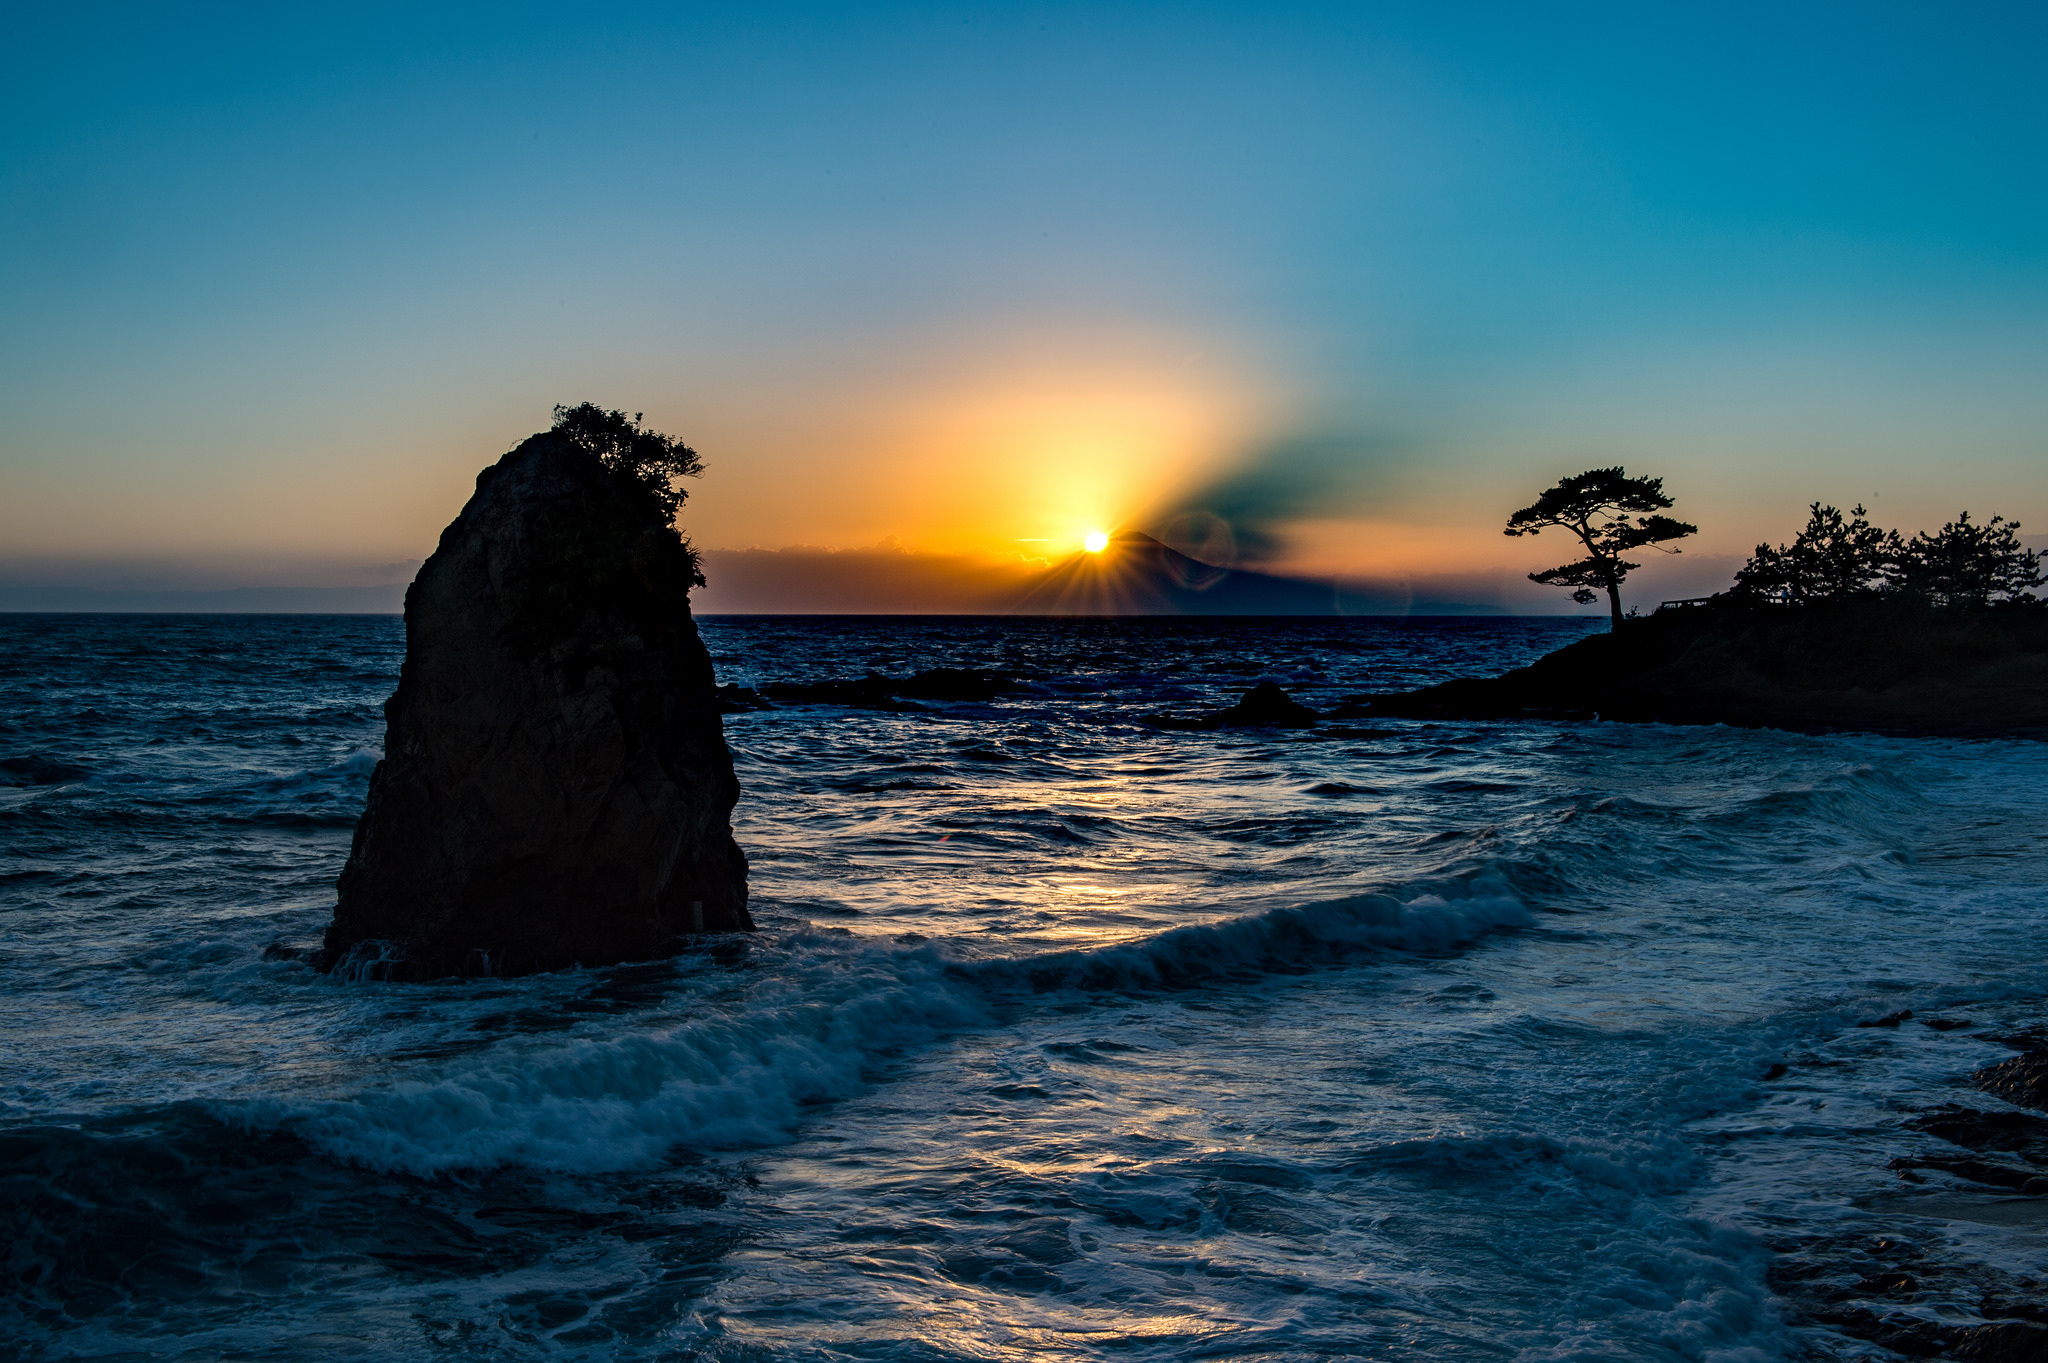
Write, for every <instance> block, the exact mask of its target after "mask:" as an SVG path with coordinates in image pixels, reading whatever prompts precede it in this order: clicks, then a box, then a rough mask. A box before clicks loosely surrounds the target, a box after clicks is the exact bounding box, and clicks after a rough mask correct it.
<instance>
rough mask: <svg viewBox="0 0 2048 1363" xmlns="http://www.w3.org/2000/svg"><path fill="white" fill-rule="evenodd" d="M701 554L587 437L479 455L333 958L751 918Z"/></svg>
mask: <svg viewBox="0 0 2048 1363" xmlns="http://www.w3.org/2000/svg"><path fill="white" fill-rule="evenodd" d="M695 572H696V564H695V559H694V557H693V556H692V554H691V552H690V549H689V547H688V546H687V545H686V544H685V543H684V542H683V540H682V538H681V537H680V536H679V535H678V534H677V533H676V532H675V530H674V529H673V528H672V527H671V526H670V525H669V524H668V523H667V522H666V520H665V519H664V516H663V514H662V512H661V511H660V510H659V509H658V508H657V507H656V506H655V505H654V504H653V503H652V501H651V500H650V499H648V498H647V497H646V496H645V495H644V494H641V493H640V492H639V491H638V490H637V489H636V488H635V487H634V486H633V484H632V483H631V482H630V481H629V480H626V479H623V478H621V477H620V476H618V475H616V474H614V473H612V472H611V471H610V470H608V469H607V468H606V466H605V465H604V464H602V463H601V462H599V460H598V458H597V457H596V456H595V455H593V454H591V453H589V452H587V451H586V450H585V449H584V448H583V447H581V446H579V445H578V444H576V443H575V442H574V441H573V440H571V439H570V438H568V437H566V436H563V435H559V434H555V433H548V434H544V435H537V436H535V437H533V438H532V439H530V440H528V441H526V443H524V444H523V445H521V446H520V447H519V448H518V449H516V450H514V451H512V452H511V453H510V454H508V455H506V456H505V457H504V458H503V459H501V460H499V461H498V462H497V464H496V465H494V466H493V467H491V468H487V469H485V470H484V471H483V472H482V473H481V474H479V475H478V476H477V481H476V494H475V495H474V496H473V497H471V498H470V500H469V504H468V505H467V506H465V507H463V509H462V514H461V515H459V516H457V517H456V518H455V521H454V523H453V524H452V525H450V526H449V527H448V528H447V529H446V530H445V531H443V532H442V534H441V543H440V547H439V548H438V549H436V550H435V551H434V555H433V557H431V558H429V559H428V560H427V561H426V563H425V564H424V565H422V566H421V568H420V572H419V576H418V577H416V578H415V579H414V580H413V584H412V586H411V588H410V589H408V590H407V592H406V594H405V627H406V651H405V667H404V670H403V671H402V672H401V673H400V674H399V681H398V692H397V694H396V695H394V696H393V697H392V698H391V700H390V701H389V702H387V703H386V705H385V707H384V710H385V718H386V725H387V728H386V737H385V742H384V760H383V761H381V762H379V763H378V764H377V769H376V771H375V772H374V773H373V774H372V775H371V777H370V794H369V802H368V804H367V806H366V807H365V808H364V810H363V817H362V820H361V821H360V822H359V823H358V824H357V825H356V833H355V843H354V846H353V847H352V849H351V850H350V852H349V858H348V864H347V866H346V867H345V868H344V869H343V870H342V873H341V881H340V885H339V892H340V893H339V900H338V902H337V903H336V905H335V910H334V922H333V924H332V925H331V926H330V927H329V928H328V930H327V939H326V945H325V950H324V951H323V953H322V955H323V959H324V961H325V962H326V963H327V964H328V965H329V966H333V965H336V964H341V963H344V962H353V963H356V964H360V965H366V966H372V968H373V969H374V971H375V973H378V974H388V975H390V976H392V977H396V978H406V979H426V978H432V977H435V976H442V975H484V974H490V975H518V974H526V973H530V972H532V971H537V970H554V969H560V968H563V967H566V966H572V965H579V964H580V965H585V966H599V965H609V964H612V963H614V962H618V961H629V960H645V959H648V958H650V957H656V956H663V955H667V954H670V953H672V952H673V951H675V950H676V949H678V947H680V946H681V945H682V942H683V938H684V937H685V935H686V934H690V933H695V932H730V931H751V930H752V929H753V926H754V925H753V921H752V919H750V918H749V917H748V916H747V861H746V857H745V856H744V855H742V854H741V852H740V849H739V846H738V844H736V843H735V842H734V841H733V837H732V826H731V823H730V818H731V815H732V807H733V803H734V801H735V800H736V799H737V798H738V796H739V783H738V781H737V780H736V779H735V778H734V776H733V769H732V753H731V751H730V750H729V749H727V747H726V745H725V734H724V731H723V730H722V728H721V727H720V719H719V704H718V698H717V693H716V689H715V686H714V684H713V680H712V675H711V658H710V655H709V654H708V653H706V652H705V649H704V645H703V642H702V641H701V640H700V639H699V638H698V637H697V627H696V624H695V623H694V622H693V621H692V620H691V618H690V607H689V596H688V593H689V589H690V587H691V585H692V581H693V579H694V576H695ZM372 963H374V965H373V964H372Z"/></svg>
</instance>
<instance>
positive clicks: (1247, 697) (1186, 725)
mask: <svg viewBox="0 0 2048 1363" xmlns="http://www.w3.org/2000/svg"><path fill="white" fill-rule="evenodd" d="M1320 718H1321V716H1319V715H1318V714H1317V713H1316V712H1315V711H1314V710H1311V709H1309V708H1308V707H1307V706H1306V705H1303V704H1302V703H1301V702H1300V701H1298V700H1296V699H1295V698H1294V697H1292V696H1290V695H1288V694H1287V693H1286V692H1285V691H1282V690H1281V689H1280V686H1279V684H1278V683H1277V682H1270V681H1262V682H1260V683H1259V684H1258V685H1257V686H1254V687H1253V688H1252V689H1251V690H1249V691H1247V692H1245V693H1244V694H1243V695H1241V696H1239V697H1238V698H1237V703H1236V704H1234V705H1230V706H1227V707H1225V708H1224V709H1221V710H1211V711H1210V712H1209V713H1207V714H1201V715H1151V716H1148V717H1147V718H1146V719H1145V721H1144V722H1145V723H1147V724H1149V725H1151V726H1152V727H1153V728H1155V729H1182V730H1198V729H1313V728H1315V727H1316V722H1317V720H1319V719H1320ZM1346 733H1347V735H1349V734H1350V733H1351V731H1348V730H1347V731H1346Z"/></svg>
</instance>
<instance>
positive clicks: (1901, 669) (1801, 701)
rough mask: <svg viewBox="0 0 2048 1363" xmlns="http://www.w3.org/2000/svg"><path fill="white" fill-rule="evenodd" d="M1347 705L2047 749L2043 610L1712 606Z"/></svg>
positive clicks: (1352, 709)
mask: <svg viewBox="0 0 2048 1363" xmlns="http://www.w3.org/2000/svg"><path fill="white" fill-rule="evenodd" d="M1353 699H1355V700H1363V701H1365V702H1366V703H1364V704H1362V705H1347V706H1345V707H1343V708H1342V709H1340V710H1339V712H1338V713H1340V714H1361V713H1362V714H1371V715H1380V716H1397V717H1401V718H1411V719H1518V718H1531V719H1546V718H1547V719H1593V718H1599V719H1606V720H1623V721H1654V722H1659V723H1666V724H1735V725H1743V726H1749V727H1759V728H1779V729H1796V730H1804V731H1808V732H1822V731H1826V730H1833V729H1860V730H1874V731H1878V732H1889V733H1904V734H1949V735H1958V736H1968V737H1979V736H1983V737H1989V736H1997V735H2020V736H2029V737H2048V607H2043V606H2037V605H2034V604H2032V603H2021V604H2015V605H2011V606H1994V607H1991V608H1990V609H1988V610H1980V611H1975V612H1946V611H1935V610H1930V609H1927V608H1925V607H1916V606H1914V605H1912V604H1910V603H1903V602H1888V601H1874V602H1847V603H1842V604H1840V605H1838V606H1832V607H1830V606H1810V607H1766V606H1748V605H1744V604H1743V603H1741V602H1740V601H1736V600H1717V601H1716V602H1714V603H1713V604H1709V605H1702V606H1689V607H1683V608H1679V609H1673V610H1662V611H1658V612H1657V613H1656V614H1655V615H1651V616H1647V617H1645V618H1643V619H1640V620H1627V621H1624V622H1623V624H1622V627H1621V628H1620V629H1618V630H1616V631H1614V632H1613V633H1611V634H1596V635H1592V636H1590V637H1588V638H1585V639H1581V640H1580V641H1579V642H1577V643H1575V644H1571V645H1568V646H1567V647H1565V648H1561V649H1559V650H1558V651H1557V652H1555V653H1552V654H1549V655H1547V656H1545V657H1543V658H1540V659H1538V660H1537V661H1536V662H1534V663H1532V664H1531V665H1529V666H1528V667H1524V668H1517V669H1516V670H1515V671H1513V672H1509V673H1506V674H1505V675H1503V676H1500V677H1494V678H1485V679H1482V678H1463V679H1460V680H1457V681H1449V682H1444V683H1442V684H1441V685H1437V686H1431V687H1426V688H1424V689H1423V690H1420V691H1410V692H1406V693H1404V694H1400V695H1389V696H1375V697H1371V698H1353Z"/></svg>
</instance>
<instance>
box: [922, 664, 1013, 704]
mask: <svg viewBox="0 0 2048 1363" xmlns="http://www.w3.org/2000/svg"><path fill="white" fill-rule="evenodd" d="M1029 689H1030V688H1029V687H1026V686H1025V685H1024V684H1023V683H1021V682H1019V681H1017V680H1016V679H1015V678H1014V677H1011V676H1008V675H1007V674H1005V673H1001V672H982V671H979V670H977V669H975V668H971V667H929V668H926V669H925V670H924V671H922V672H920V673H918V674H917V675H916V676H914V677H912V678H910V679H909V680H908V681H904V682H899V683H898V684H897V687H896V694H897V695H899V696H910V697H912V698H914V699H917V700H981V701H987V700H994V699H995V698H996V697H997V696H1001V695H1008V694H1014V693H1016V692H1019V691H1026V690H1029Z"/></svg>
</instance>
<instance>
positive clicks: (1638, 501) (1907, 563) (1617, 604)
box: [1506, 468, 2048, 628]
mask: <svg viewBox="0 0 2048 1363" xmlns="http://www.w3.org/2000/svg"><path fill="white" fill-rule="evenodd" d="M1670 505H1671V499H1670V498H1669V497H1667V496H1665V495H1664V480H1663V479H1661V478H1631V477H1629V476H1628V474H1627V473H1626V472H1625V471H1624V470H1622V469H1620V468H1611V469H1589V470H1587V471H1586V472H1585V473H1580V474H1574V475H1573V476H1572V477H1569V478H1562V479H1559V480H1558V483H1557V485H1556V486H1555V487H1553V488H1551V489H1550V490H1549V491H1547V492H1545V493H1544V494H1543V495H1542V496H1541V497H1539V498H1537V499H1536V501H1535V502H1533V503H1531V504H1530V505H1528V506H1525V507H1523V508H1522V509H1521V510H1520V511H1517V512H1515V513H1514V514H1513V515H1511V516H1509V517H1508V523H1507V528H1506V533H1507V534H1509V535H1534V534H1537V533H1538V532H1540V531H1543V530H1547V529H1552V528H1556V529H1562V530H1567V531H1570V532H1571V533H1572V534H1573V535H1574V536H1576V537H1577V538H1578V540H1579V543H1580V544H1581V545H1582V546H1583V547H1584V549H1585V551H1586V556H1585V557H1584V558H1580V559H1575V560H1573V561H1572V562H1570V563H1566V564H1561V565H1559V566H1558V567H1555V568H1547V569H1544V570H1543V571H1542V572H1535V573H1531V574H1529V580H1530V581H1531V582H1541V583H1543V584H1544V585H1546V586H1552V587H1570V588H1572V599H1573V600H1574V601H1577V602H1579V603H1580V604H1581V605H1589V604H1591V603H1592V602H1594V601H1597V600H1599V599H1600V598H1599V594H1600V593H1602V592H1604V593H1605V594H1606V596H1607V602H1608V608H1609V610H1610V611H1611V612H1612V614H1613V619H1614V624H1615V627H1616V628H1620V626H1621V621H1622V613H1621V584H1622V582H1623V580H1624V579H1625V578H1627V576H1628V574H1629V572H1630V571H1631V570H1632V569H1635V568H1639V567H1641V566H1642V565H1641V564H1638V563H1631V562H1630V561H1628V559H1627V558H1626V557H1624V555H1627V554H1630V553H1633V552H1635V551H1636V550H1639V549H1646V548H1647V549H1658V550H1659V551H1660V552H1664V553H1674V554H1675V553H1677V552H1678V551H1677V550H1676V549H1663V548H1662V546H1663V545H1665V544H1667V543H1669V542H1670V541H1672V540H1675V539H1682V538H1684V537H1685V536H1687V535H1691V534H1695V533H1697V530H1698V527H1696V526H1692V525H1688V524H1686V523H1685V522H1684V521H1679V520H1674V519H1672V518H1671V517H1669V516H1666V515H1663V514H1661V513H1662V512H1663V511H1664V510H1665V509H1666V508H1668V507H1669V506H1670ZM1812 513H1813V514H1812V515H1811V516H1810V517H1809V518H1808V520H1807V522H1806V528H1805V529H1804V530H1801V531H1800V532H1799V534H1798V535H1796V536H1795V537H1794V538H1793V540H1792V542H1791V543H1790V544H1783V545H1779V546H1778V547H1776V548H1772V547H1771V546H1770V545H1768V544H1759V545H1758V546H1757V547H1756V554H1755V556H1754V557H1752V558H1751V559H1750V560H1749V562H1748V563H1747V564H1745V565H1744V566H1743V568H1742V570H1741V571H1740V572H1738V573H1737V574H1736V575H1735V587H1734V590H1733V591H1732V592H1731V593H1730V595H1731V596H1734V597H1735V598H1736V599H1738V600H1749V601H1759V602H1761V601H1771V602H1784V603H1798V604H1817V603H1822V602H1835V601H1854V600H1870V599H1876V598H1880V597H1886V598H1892V599H1896V600H1904V601H1911V602H1917V603H1919V604H1922V605H1926V606H1939V607H1946V608H1950V609H1971V608H1976V607H1982V606H1987V605H1991V604H1993V603H1995V602H2001V601H2017V600H2033V599H2035V598H2034V597H2033V595H2032V593H2033V589H2034V588H2036V587H2039V586H2041V585H2042V584H2043V582H2044V581H2048V579H2044V577H2043V575H2042V572H2041V557H2040V555H2039V554H2038V553H2036V552H2035V551H2034V550H2031V549H2028V548H2027V547H2025V546H2024V545H2022V544H2021V543H2020V540H2019V535H2018V533H2017V532H2018V530H2019V528H2020V527H2019V524H2018V523H2017V522H2015V521H2008V520H2006V519H2005V518H2004V517H2002V516H1993V517H1992V518H1991V519H1990V520H1989V521H1987V522H1982V523H1979V522H1976V521H1973V520H1971V519H1970V513H1969V512H1967V511H1965V512H1963V513H1962V514H1961V515H1960V516H1958V517H1956V519H1954V520H1952V521H1950V522H1949V523H1948V524H1947V525H1945V526H1943V527H1942V528H1941V531H1940V533H1938V534H1933V535H1930V534H1927V533H1926V532H1925V531H1922V532H1920V533H1919V534H1916V535H1914V536H1913V537H1912V538H1911V539H1908V538H1906V537H1905V536H1903V535H1901V534H1900V533H1899V532H1898V531H1896V530H1883V529H1879V528H1878V527H1877V526H1874V525H1872V524H1871V523H1870V521H1869V519H1868V513H1866V512H1865V511H1864V509H1863V508H1862V507H1860V506H1856V507H1851V508H1850V509H1849V511H1848V513H1847V514H1846V515H1845V514H1844V513H1843V512H1842V511H1841V510H1839V509H1838V508H1836V507H1832V506H1822V505H1821V504H1820V503H1819V502H1815V503H1814V504H1813V507H1812Z"/></svg>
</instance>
